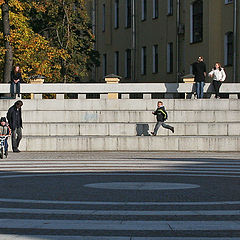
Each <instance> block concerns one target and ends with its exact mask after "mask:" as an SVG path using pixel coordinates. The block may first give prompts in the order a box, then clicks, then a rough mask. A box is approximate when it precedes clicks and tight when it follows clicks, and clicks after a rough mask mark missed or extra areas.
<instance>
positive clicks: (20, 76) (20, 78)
mask: <svg viewBox="0 0 240 240" xmlns="http://www.w3.org/2000/svg"><path fill="white" fill-rule="evenodd" d="M18 79H19V82H22V81H23V79H22V74H21V73H19V78H18Z"/></svg>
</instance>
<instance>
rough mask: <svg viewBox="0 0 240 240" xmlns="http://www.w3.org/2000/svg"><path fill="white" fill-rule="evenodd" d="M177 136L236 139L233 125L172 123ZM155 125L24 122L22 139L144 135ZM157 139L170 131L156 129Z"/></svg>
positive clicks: (239, 127) (237, 132)
mask: <svg viewBox="0 0 240 240" xmlns="http://www.w3.org/2000/svg"><path fill="white" fill-rule="evenodd" d="M166 123H167V124H170V125H172V126H174V128H175V135H179V136H209V135H210V136H219V135H221V136H239V135H240V122H237V123H174V122H166ZM154 126H155V123H98V124H95V123H24V126H23V127H24V130H23V134H24V135H25V136H96V135H97V136H141V135H144V136H147V135H149V133H150V132H151V131H153V129H154ZM158 135H160V136H168V135H170V136H172V135H173V134H172V132H171V131H169V130H167V129H164V128H162V127H161V128H160V129H159V131H158Z"/></svg>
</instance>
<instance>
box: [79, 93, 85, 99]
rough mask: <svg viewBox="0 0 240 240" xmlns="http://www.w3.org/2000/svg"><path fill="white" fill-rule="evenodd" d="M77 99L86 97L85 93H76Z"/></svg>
mask: <svg viewBox="0 0 240 240" xmlns="http://www.w3.org/2000/svg"><path fill="white" fill-rule="evenodd" d="M78 99H86V94H78Z"/></svg>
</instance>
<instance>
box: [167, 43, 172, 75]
mask: <svg viewBox="0 0 240 240" xmlns="http://www.w3.org/2000/svg"><path fill="white" fill-rule="evenodd" d="M171 45H172V43H171V42H169V43H168V44H167V73H172V71H171Z"/></svg>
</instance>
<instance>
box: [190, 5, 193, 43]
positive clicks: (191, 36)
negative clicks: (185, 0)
mask: <svg viewBox="0 0 240 240" xmlns="http://www.w3.org/2000/svg"><path fill="white" fill-rule="evenodd" d="M190 43H193V5H192V4H191V6H190Z"/></svg>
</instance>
